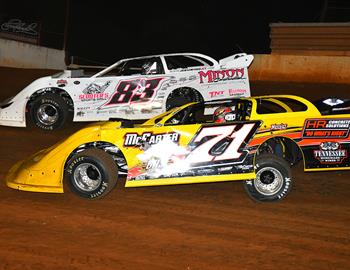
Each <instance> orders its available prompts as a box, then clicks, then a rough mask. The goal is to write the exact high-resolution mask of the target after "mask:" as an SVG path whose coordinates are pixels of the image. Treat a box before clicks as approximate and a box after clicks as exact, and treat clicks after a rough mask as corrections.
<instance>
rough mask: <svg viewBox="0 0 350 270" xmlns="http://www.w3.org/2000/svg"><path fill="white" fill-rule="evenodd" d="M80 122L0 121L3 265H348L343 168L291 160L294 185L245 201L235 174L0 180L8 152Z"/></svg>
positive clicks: (22, 154)
mask: <svg viewBox="0 0 350 270" xmlns="http://www.w3.org/2000/svg"><path fill="white" fill-rule="evenodd" d="M2 74H3V73H2ZM33 74H34V73H33ZM33 74H32V75H31V76H34V75H33ZM5 77H6V76H1V70H0V80H1V82H2V83H3V84H2V85H5V86H8V87H7V88H6V89H7V90H8V91H10V90H11V84H9V83H8V81H10V78H8V79H5ZM12 80H13V78H12ZM15 80H18V78H16V79H15ZM25 80H29V81H30V75H28V77H25V78H23V79H22V82H21V83H23V84H24V82H23V81H25ZM16 84H19V83H18V82H16ZM262 86H263V87H265V86H266V85H264V84H263V85H262V84H261V83H260V84H259V85H257V87H262ZM12 87H13V86H12ZM274 87H276V85H272V86H271V88H270V89H274ZM299 87H301V88H302V89H305V86H299ZM259 89H262V88H259ZM259 89H258V90H259ZM276 89H277V88H276ZM308 89H309V88H308ZM258 90H257V91H258ZM11 91H12V90H11ZM276 91H277V90H276ZM339 91H340V90H339ZM303 93H306V92H305V91H303ZM307 93H309V92H307ZM318 93H319V92H318ZM259 94H261V93H259ZM6 95H8V92H2V93H1V94H0V97H1V99H2V97H6ZM316 98H318V96H316ZM84 125H85V124H80V123H79V124H73V125H71V126H69V127H67V128H65V129H63V130H60V131H59V132H56V133H43V132H42V131H38V130H36V129H33V128H32V129H25V128H9V127H0V135H1V141H0V181H1V183H0V217H1V218H0V269H1V270H10V269H16V270H17V269H18V270H26V269H28V270H31V269H51V270H56V269H62V270H63V269H128V270H129V269H152V270H154V269H184V270H196V269H293V270H295V269H321V270H322V269H325V270H328V269H350V260H349V258H350V233H349V227H350V171H347V172H345V171H344V172H322V173H307V174H306V173H303V172H302V168H301V166H297V167H295V168H294V169H293V174H294V179H295V184H294V188H293V190H292V192H291V193H290V194H289V196H288V197H287V198H286V199H285V200H283V201H281V202H279V203H273V204H258V203H255V202H253V201H251V200H250V199H249V198H248V196H247V195H246V193H245V191H244V190H243V187H242V184H241V183H240V182H227V183H215V184H197V185H181V186H167V187H145V188H129V189H127V188H123V187H121V186H118V187H117V188H116V189H114V190H113V191H112V192H111V193H110V194H109V195H108V196H107V197H105V198H104V199H102V200H99V201H87V200H83V199H80V198H78V197H76V196H75V195H73V194H71V193H70V192H67V193H65V194H44V193H30V192H22V191H16V190H12V189H9V188H7V187H6V186H5V185H4V183H3V178H4V176H5V174H6V172H7V171H8V170H9V168H10V167H11V166H12V165H13V164H14V163H15V162H16V161H18V160H21V159H23V158H26V157H27V156H28V155H30V154H32V153H34V152H36V151H37V150H40V149H42V148H44V147H48V146H50V145H52V144H53V143H55V142H57V141H58V140H59V139H61V138H63V137H65V136H67V135H69V134H71V133H72V132H74V131H75V130H78V129H79V128H81V127H82V126H84Z"/></svg>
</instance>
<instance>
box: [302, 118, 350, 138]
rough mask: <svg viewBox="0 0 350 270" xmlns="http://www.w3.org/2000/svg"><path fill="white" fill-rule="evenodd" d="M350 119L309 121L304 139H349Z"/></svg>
mask: <svg viewBox="0 0 350 270" xmlns="http://www.w3.org/2000/svg"><path fill="white" fill-rule="evenodd" d="M349 129H350V119H307V120H306V121H305V124H304V130H303V137H304V138H347V137H348V135H349Z"/></svg>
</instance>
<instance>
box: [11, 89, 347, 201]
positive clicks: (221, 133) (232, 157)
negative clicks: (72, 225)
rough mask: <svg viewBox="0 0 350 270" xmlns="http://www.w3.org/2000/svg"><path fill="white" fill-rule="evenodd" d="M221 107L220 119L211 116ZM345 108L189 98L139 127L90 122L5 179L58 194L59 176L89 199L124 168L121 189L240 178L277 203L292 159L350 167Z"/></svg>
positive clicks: (284, 100) (291, 99) (288, 100)
mask: <svg viewBox="0 0 350 270" xmlns="http://www.w3.org/2000/svg"><path fill="white" fill-rule="evenodd" d="M338 107H339V106H338ZM222 108H224V109H222ZM218 110H219V113H220V110H222V111H225V112H226V113H225V115H224V120H225V121H217V120H218V119H214V118H213V113H214V115H217V111H218ZM348 111H349V108H348V109H347V110H338V111H331V110H325V111H324V112H323V113H324V114H326V113H333V114H329V115H322V114H321V112H320V111H319V110H318V109H317V108H316V106H315V105H314V104H313V103H311V102H309V101H307V100H305V99H304V98H301V97H297V96H290V95H276V96H260V97H251V98H238V99H231V100H221V101H208V102H204V103H203V102H201V103H190V104H186V105H183V106H182V107H179V108H173V109H171V110H170V111H167V112H165V113H163V114H160V115H158V116H156V117H154V118H152V119H150V120H148V121H146V122H144V123H143V124H138V125H135V124H134V123H133V122H130V121H124V122H113V121H109V122H100V123H95V124H89V125H88V126H87V127H86V128H84V129H82V130H80V131H78V132H77V133H75V134H73V135H72V136H70V137H68V138H67V139H65V140H64V141H62V142H59V143H57V144H56V145H54V146H52V147H51V148H48V149H46V150H42V151H40V152H38V153H36V154H34V155H33V156H31V157H30V158H28V159H27V160H24V161H21V162H19V163H17V164H16V165H14V166H13V167H12V168H11V169H10V171H9V173H8V174H7V176H6V182H7V185H8V186H9V187H11V188H14V189H19V190H27V191H38V192H63V186H64V185H63V182H65V183H66V184H67V186H69V187H70V189H71V190H72V191H73V192H75V193H76V194H78V195H80V196H82V197H85V198H89V199H95V198H100V197H102V196H104V195H106V194H107V193H108V192H109V191H111V190H112V189H113V187H114V186H115V184H116V182H117V180H118V176H120V174H123V173H124V174H127V176H126V181H125V186H126V187H138V186H154V185H172V184H189V183H204V182H219V181H231V180H244V181H243V183H244V186H245V189H246V191H247V192H248V194H249V195H250V196H251V197H252V198H253V199H255V200H257V201H276V200H280V199H282V198H284V197H285V196H286V195H287V193H288V192H289V191H290V190H291V187H292V176H291V169H290V166H291V165H293V164H296V163H297V162H298V161H303V163H304V169H305V171H321V170H340V169H349V164H350V163H349V159H350V158H349V151H350V144H349V143H350V136H349V131H350V114H344V112H348ZM341 112H343V114H339V113H341ZM337 113H338V114H337ZM221 116H222V115H221ZM214 120H215V121H214ZM221 120H222V118H221ZM64 179H65V180H64Z"/></svg>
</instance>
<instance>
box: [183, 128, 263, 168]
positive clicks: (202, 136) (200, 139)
mask: <svg viewBox="0 0 350 270" xmlns="http://www.w3.org/2000/svg"><path fill="white" fill-rule="evenodd" d="M259 126H260V122H249V123H247V124H234V125H226V126H209V127H208V126H204V127H202V128H201V129H200V130H199V132H198V133H197V134H196V136H195V137H194V138H193V139H192V141H191V142H190V144H189V146H190V148H193V150H192V151H191V153H190V154H189V155H188V156H187V158H186V159H187V161H188V162H190V163H203V162H205V163H206V162H210V163H213V162H221V161H222V162H223V161H230V162H241V161H243V160H244V158H245V157H246V155H247V151H244V150H243V148H244V146H245V145H246V144H247V143H248V141H249V140H250V139H251V138H252V136H253V135H254V134H255V132H256V130H257V129H258V127H259Z"/></svg>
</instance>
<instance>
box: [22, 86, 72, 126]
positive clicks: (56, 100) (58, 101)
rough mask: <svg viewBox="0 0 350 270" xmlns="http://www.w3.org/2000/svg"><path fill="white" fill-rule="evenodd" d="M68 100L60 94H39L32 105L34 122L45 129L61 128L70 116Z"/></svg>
mask: <svg viewBox="0 0 350 270" xmlns="http://www.w3.org/2000/svg"><path fill="white" fill-rule="evenodd" d="M68 109H69V108H68V104H67V102H66V101H65V100H64V99H63V98H62V97H61V96H60V95H58V94H55V93H46V94H43V95H41V96H38V97H37V98H36V99H35V100H34V101H33V102H32V103H31V105H30V109H29V112H30V117H31V120H32V122H33V124H34V125H35V126H37V127H39V128H41V129H43V130H55V129H58V128H61V127H62V126H63V125H64V124H65V123H66V121H67V119H68V117H69V115H70V114H69V110H68Z"/></svg>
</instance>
